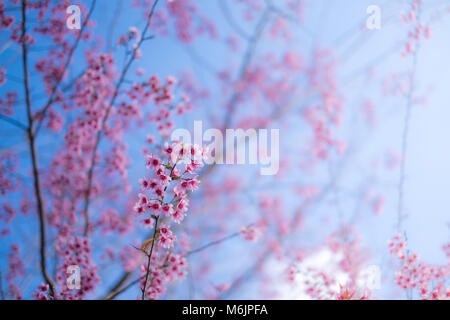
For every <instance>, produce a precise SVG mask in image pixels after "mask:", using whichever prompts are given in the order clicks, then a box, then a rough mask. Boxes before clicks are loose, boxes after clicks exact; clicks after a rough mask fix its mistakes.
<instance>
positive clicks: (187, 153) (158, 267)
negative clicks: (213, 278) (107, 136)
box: [134, 142, 207, 299]
mask: <svg viewBox="0 0 450 320" xmlns="http://www.w3.org/2000/svg"><path fill="white" fill-rule="evenodd" d="M162 153H163V155H162V156H163V157H164V158H162V157H158V156H157V155H156V154H153V153H150V152H148V153H146V155H145V156H146V168H147V169H148V170H149V171H150V174H149V175H146V176H144V177H143V178H141V179H139V183H140V186H141V192H140V193H139V194H138V201H137V202H136V204H135V206H134V210H135V211H136V213H137V214H138V215H139V216H143V218H142V219H141V222H142V224H143V227H144V228H152V229H154V232H153V234H154V236H153V237H152V238H150V239H149V240H148V241H146V242H144V243H143V245H142V246H141V250H142V251H143V252H144V253H145V254H146V255H147V258H148V260H149V264H148V266H147V265H146V264H143V265H142V266H141V271H142V273H143V278H144V279H143V280H142V283H141V288H142V290H144V288H145V291H146V292H145V296H148V297H149V298H150V299H156V298H158V297H159V296H161V295H162V294H163V293H164V292H165V285H166V284H167V283H170V282H172V281H174V280H176V279H178V278H182V277H183V276H184V274H185V270H184V268H185V267H186V260H185V258H184V257H182V256H181V255H176V254H173V253H172V248H173V247H174V245H175V241H176V236H175V234H174V232H173V230H172V228H171V223H176V224H179V223H180V222H181V221H183V219H184V218H185V216H186V213H187V211H188V208H189V199H188V195H189V193H190V192H192V191H195V190H197V189H198V187H199V183H200V181H199V180H198V178H197V175H196V172H197V171H198V170H199V169H200V168H201V167H202V165H203V159H205V158H206V154H207V150H206V149H205V148H202V147H199V146H197V145H192V144H186V143H181V142H174V143H172V144H168V143H166V144H165V146H164V148H163V151H162ZM163 159H164V160H163ZM148 277H150V280H147V278H148Z"/></svg>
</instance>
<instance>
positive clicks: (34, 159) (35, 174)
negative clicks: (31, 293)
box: [21, 0, 55, 298]
mask: <svg viewBox="0 0 450 320" xmlns="http://www.w3.org/2000/svg"><path fill="white" fill-rule="evenodd" d="M26 6H27V0H22V36H21V42H22V63H23V76H24V90H25V101H26V109H27V117H28V123H29V124H28V128H27V135H28V142H29V147H30V153H31V165H32V168H33V177H34V191H35V195H36V202H37V211H38V216H39V233H40V264H41V273H42V276H43V278H44V279H45V282H46V283H47V284H48V285H49V288H50V294H51V295H52V296H53V298H55V284H54V282H53V280H52V279H51V278H50V276H49V274H48V272H47V267H46V262H45V260H46V252H45V243H46V241H45V214H44V204H43V199H42V193H41V187H40V183H39V171H38V164H37V155H36V150H35V136H34V134H33V114H32V111H31V99H30V85H29V76H28V51H27V44H26V39H25V35H26Z"/></svg>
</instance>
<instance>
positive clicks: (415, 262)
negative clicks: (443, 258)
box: [389, 235, 450, 300]
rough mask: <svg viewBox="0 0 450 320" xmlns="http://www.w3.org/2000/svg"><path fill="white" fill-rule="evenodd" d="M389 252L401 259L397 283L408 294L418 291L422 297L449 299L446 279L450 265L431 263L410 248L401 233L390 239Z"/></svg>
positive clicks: (396, 277) (449, 291)
mask: <svg viewBox="0 0 450 320" xmlns="http://www.w3.org/2000/svg"><path fill="white" fill-rule="evenodd" d="M389 252H390V254H391V255H393V256H394V257H396V258H397V259H398V261H399V264H400V266H399V268H398V270H397V272H396V273H395V283H396V284H397V285H398V286H400V287H401V288H403V289H404V290H406V291H407V292H408V294H412V293H413V292H417V293H418V295H419V296H420V298H421V299H426V300H428V299H433V300H435V299H448V298H450V287H448V286H447V287H446V286H445V280H446V279H448V276H449V275H450V267H449V265H448V264H447V265H446V266H439V265H430V264H427V263H426V262H424V261H422V260H421V259H420V257H419V256H418V255H417V254H415V253H412V252H410V251H409V250H408V247H407V242H406V241H405V240H404V238H403V237H402V236H401V235H396V236H395V237H393V238H392V239H391V240H390V241H389Z"/></svg>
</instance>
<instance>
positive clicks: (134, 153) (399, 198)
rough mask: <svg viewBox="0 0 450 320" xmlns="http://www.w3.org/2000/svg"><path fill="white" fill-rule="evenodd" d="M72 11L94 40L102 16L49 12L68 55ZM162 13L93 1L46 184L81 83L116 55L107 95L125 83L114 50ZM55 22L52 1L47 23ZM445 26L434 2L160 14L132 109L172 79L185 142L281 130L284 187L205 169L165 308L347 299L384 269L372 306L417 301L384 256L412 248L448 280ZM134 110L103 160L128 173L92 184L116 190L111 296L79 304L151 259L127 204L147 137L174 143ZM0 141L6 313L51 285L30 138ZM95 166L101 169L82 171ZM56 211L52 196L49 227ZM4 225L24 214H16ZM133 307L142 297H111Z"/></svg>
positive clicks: (209, 5)
mask: <svg viewBox="0 0 450 320" xmlns="http://www.w3.org/2000/svg"><path fill="white" fill-rule="evenodd" d="M2 3H3V5H2V7H3V8H6V10H4V11H3V14H4V15H12V16H14V17H15V22H14V23H13V25H12V26H11V27H10V28H5V27H4V26H3V28H2V29H1V31H0V57H1V63H0V70H6V75H4V76H3V77H4V79H5V80H4V83H3V84H2V86H0V98H1V99H2V103H1V107H0V114H3V115H5V116H8V117H11V118H13V119H15V120H17V121H20V122H21V123H24V124H26V123H27V116H26V112H25V110H26V109H25V105H24V104H25V102H24V93H23V92H24V91H23V65H22V60H21V59H22V56H23V52H22V51H21V46H20V44H18V43H17V42H15V41H14V40H11V34H12V33H14V28H15V25H17V24H18V23H19V22H20V20H21V17H20V8H19V7H20V3H15V2H14V1H4V2H3V1H2ZM71 4H76V5H79V6H80V7H81V8H82V11H81V22H82V23H83V22H84V21H85V20H84V19H85V18H86V16H87V14H88V10H89V8H90V6H91V5H92V2H91V1H81V2H80V1H75V2H69V1H63V2H61V4H60V6H61V8H62V9H61V8H59V10H55V11H54V13H53V17H57V18H55V19H56V20H58V19H59V21H61V23H62V24H63V25H62V26H59V28H60V29H61V31H60V34H61V35H62V36H63V37H64V39H66V40H67V42H68V43H69V46H73V43H74V41H75V40H76V35H77V33H76V32H77V31H75V30H69V29H68V28H66V26H65V19H66V17H67V15H64V14H65V13H64V6H65V7H67V6H69V5H71ZM152 4H153V1H122V0H114V1H102V0H97V1H96V3H95V7H94V9H93V11H92V14H91V16H90V21H91V22H90V23H88V24H87V27H86V31H85V32H86V33H89V35H90V37H89V38H88V39H82V41H81V42H80V44H79V45H78V47H77V48H76V50H75V51H74V53H73V56H72V59H71V61H70V64H69V66H68V68H67V71H66V73H65V75H64V80H63V81H62V84H61V86H60V88H58V90H60V91H61V92H62V93H61V95H65V96H66V97H67V98H65V99H67V101H69V102H64V101H65V100H63V99H61V101H56V102H55V103H54V104H55V106H54V107H52V108H53V110H54V111H55V112H57V113H58V112H59V113H60V116H61V117H62V118H63V119H64V121H63V122H62V124H61V128H60V130H57V132H55V130H52V129H51V128H49V127H48V126H45V124H47V123H46V122H45V121H44V122H43V124H44V125H43V127H42V130H41V131H40V133H39V138H38V139H37V141H36V149H37V151H38V156H39V167H40V168H41V170H42V173H41V175H42V177H43V181H44V182H43V184H45V179H46V177H47V174H49V175H50V176H51V173H50V171H51V170H50V168H51V164H52V161H54V159H55V157H56V156H57V154H58V152H60V151H59V150H60V149H61V148H64V143H65V137H66V134H67V132H68V130H69V129H68V128H69V125H70V124H71V123H74V122H75V119H76V117H77V116H78V115H79V114H80V110H79V109H76V108H73V109H71V108H66V109H65V108H64V104H68V105H70V101H71V97H70V95H76V94H77V90H78V89H77V86H76V85H75V86H71V87H69V88H68V89H67V91H63V90H62V88H64V87H65V86H69V84H70V83H71V82H72V81H77V79H80V78H77V76H78V75H79V74H83V72H84V70H85V69H86V66H87V63H86V61H87V60H88V59H89V57H90V55H91V53H90V52H94V53H92V55H95V54H100V53H111V56H112V57H113V58H114V63H113V65H114V68H115V70H117V74H116V75H115V76H112V80H111V81H112V83H117V81H118V80H117V79H118V76H117V75H118V74H120V70H122V68H123V66H124V65H125V64H126V61H127V59H128V58H129V57H130V51H129V50H130V49H129V47H128V48H127V49H126V48H125V47H126V46H124V45H119V44H118V40H119V38H120V36H121V35H124V34H125V35H127V34H129V33H130V27H135V28H136V29H137V30H143V28H144V27H145V24H146V21H147V19H146V17H147V15H148V13H149V10H150V8H151V6H152ZM54 5H56V3H53V2H52V1H50V4H49V6H50V8H51V7H52V6H54ZM370 5H376V6H378V7H379V8H380V18H381V19H380V21H381V25H380V28H379V29H374V30H368V29H367V27H366V21H367V19H368V18H369V17H370V16H371V15H370V14H368V13H367V12H366V9H367V7H368V6H370ZM15 8H19V9H15ZM8 9H9V10H8ZM37 11H38V10H36V12H32V11H30V13H29V14H30V18H29V19H28V21H29V25H30V27H29V28H30V33H31V32H34V31H32V30H33V29H32V28H34V27H39V26H44V25H46V24H45V23H44V22H40V21H39V18H38V15H37ZM449 14H450V2H449V1H440V0H429V1H421V2H418V1H391V0H389V1H364V0H361V1H351V0H339V1H325V0H324V1H321V0H318V1H312V0H303V1H302V0H300V1H269V0H267V1H263V0H236V1H234V0H208V1H206V0H203V1H195V2H194V1H188V0H173V1H159V3H158V4H157V6H156V9H155V14H154V16H153V18H152V21H151V24H150V29H149V32H148V34H147V36H151V37H150V38H149V39H148V41H144V42H142V45H141V47H140V51H141V53H142V56H141V57H140V58H139V59H136V60H135V61H133V63H132V65H131V67H130V69H129V71H128V72H127V74H126V77H125V81H124V84H123V86H122V88H121V89H120V90H119V94H121V95H122V96H121V100H120V101H122V100H123V101H127V99H128V98H126V94H125V93H126V90H129V89H130V88H132V86H133V84H134V83H138V82H139V81H141V80H142V79H143V78H145V79H148V78H149V77H150V76H151V75H157V76H158V77H160V78H161V79H165V77H167V76H169V75H172V76H174V77H175V78H176V79H177V89H176V90H175V95H179V94H181V93H182V92H184V93H186V95H187V96H189V97H190V99H191V100H190V101H191V102H190V106H191V110H189V111H187V112H185V113H184V112H183V114H182V115H179V116H173V119H174V120H173V124H174V127H173V128H186V129H188V130H191V131H192V130H193V125H194V121H195V120H202V121H203V127H204V130H206V129H207V128H218V129H223V128H244V129H247V128H268V129H279V130H280V156H279V158H280V170H279V172H278V174H277V175H275V176H261V175H260V174H259V166H258V165H216V166H205V167H203V168H202V169H201V171H200V173H199V180H201V184H200V188H199V190H197V191H195V192H193V193H192V194H191V195H189V197H190V208H189V211H188V214H187V216H186V218H185V219H184V220H183V221H182V223H180V224H179V225H176V227H174V228H175V229H174V230H175V231H174V232H175V233H176V236H177V244H176V245H175V248H174V251H176V252H183V251H187V252H191V251H192V253H191V254H189V255H188V256H187V262H188V267H187V274H186V276H185V277H184V278H183V279H180V280H177V281H175V282H173V283H170V284H169V285H168V286H167V290H166V291H165V292H164V294H163V295H162V296H161V298H163V299H218V298H221V299H265V298H268V299H280V298H281V299H311V298H312V299H316V298H335V297H336V294H338V293H339V291H340V290H341V289H340V288H341V287H343V288H346V287H348V288H349V290H353V291H355V292H358V293H355V296H356V295H358V294H359V293H360V292H362V291H364V290H367V288H358V285H355V284H354V283H356V282H358V279H360V278H361V277H362V274H363V270H365V269H367V268H368V267H370V266H376V267H377V268H379V270H380V281H381V282H380V285H379V287H377V288H376V289H373V290H370V291H371V292H370V297H371V298H375V299H405V298H414V299H417V298H420V297H421V295H420V293H419V292H418V291H416V290H413V289H408V290H406V292H405V290H403V288H401V287H400V286H398V285H396V280H395V274H396V271H398V269H399V268H400V267H401V265H402V263H401V262H399V260H398V259H396V257H395V256H393V255H392V254H390V253H389V247H388V241H389V240H390V239H392V238H393V237H394V236H395V235H397V234H400V235H401V237H402V238H405V239H406V240H407V242H408V244H407V246H408V250H409V252H411V253H416V254H418V255H419V257H420V259H421V260H422V261H424V262H426V263H427V264H428V265H430V266H432V265H436V266H441V267H443V268H444V270H445V268H447V270H448V261H449V260H448V243H449V240H450V239H449V202H448V199H449V190H450V170H449V169H448V164H449V163H450V148H449V147H450V144H449V142H448V137H450V126H449V125H448V118H449V117H450V112H449V106H448V101H449V98H450V94H449V90H448V83H450V63H449V59H448V57H450V43H449V41H448V32H449V31H450V19H449V18H450V17H449ZM48 16H52V13H51V12H50V10H49V11H47V12H46V14H45V17H48ZM57 27H58V26H57V25H56V26H54V28H57ZM18 30H19V29H18ZM49 38H50V37H49V36H48V35H42V34H36V35H35V43H34V44H32V45H30V50H29V51H30V52H29V64H30V78H29V82H30V92H31V97H32V107H33V110H34V111H35V112H36V111H38V110H41V108H42V107H43V106H45V103H46V101H47V100H48V98H49V89H48V87H47V90H46V88H45V85H44V84H45V83H46V82H45V81H43V76H44V75H46V73H45V72H41V71H39V70H37V68H36V62H38V61H39V60H40V59H42V58H43V57H46V56H48V53H49V52H50V51H51V50H54V51H55V52H62V54H63V55H64V54H67V51H66V50H64V49H61V48H59V47H58V44H55V41H53V40H51V39H49ZM131 42H132V41H130V43H131ZM130 46H131V44H130ZM64 52H65V53H64ZM62 60H64V59H62ZM141 73H142V75H140V74H141ZM74 79H75V80H74ZM130 90H131V89H130ZM50 91H51V90H50ZM10 92H16V93H17V97H16V98H15V100H14V103H13V108H12V109H13V111H12V113H11V112H10V111H8V110H9V109H8V107H7V106H6V105H7V100H8V98H7V95H8V93H10ZM120 101H118V102H117V104H118V103H119V102H120ZM139 108H142V114H143V115H142V117H141V118H138V117H136V119H130V120H129V124H128V125H129V126H128V127H126V128H125V127H124V128H125V129H124V130H122V131H121V135H120V138H118V139H120V140H116V139H109V140H108V141H107V142H105V143H103V144H101V145H100V147H99V152H104V153H105V154H107V152H109V151H110V150H111V148H114V146H115V145H116V146H117V145H122V144H123V145H126V151H124V153H125V154H126V156H127V157H128V159H129V161H127V162H126V164H125V165H124V167H125V169H124V170H125V171H126V176H120V174H118V173H117V172H113V174H112V175H111V177H109V176H108V177H105V176H103V174H101V172H102V171H100V170H101V169H98V171H94V172H95V173H97V176H99V177H98V183H99V185H100V186H102V187H105V188H106V186H105V183H107V184H109V186H110V187H111V186H115V185H116V184H117V185H119V187H120V188H122V189H120V188H119V189H120V190H119V191H118V192H117V193H114V194H107V195H106V194H105V196H104V197H102V196H101V195H100V194H101V193H100V192H98V193H97V198H96V199H95V201H93V202H92V205H91V215H92V218H91V220H92V221H93V223H96V221H97V220H98V221H99V227H98V228H96V227H94V229H93V230H92V231H91V232H90V234H89V239H90V243H91V247H92V260H93V261H94V262H93V263H95V264H96V265H97V267H98V270H97V271H96V272H97V274H98V277H99V282H98V284H97V285H96V286H95V288H94V289H92V290H90V291H89V292H88V293H87V294H86V296H84V298H89V299H95V298H101V297H103V296H104V295H105V294H106V293H107V292H108V291H110V290H111V288H112V287H113V286H114V285H115V284H116V283H117V282H118V281H119V280H120V279H122V277H123V274H124V272H129V273H131V275H129V276H128V277H127V278H126V279H125V280H126V281H125V282H131V280H132V279H135V278H136V277H137V276H138V275H139V272H138V271H137V269H138V267H137V265H138V264H139V263H138V262H136V259H137V258H136V252H133V251H134V249H133V247H132V246H131V245H136V246H139V244H140V243H141V242H142V241H143V240H145V238H146V234H147V233H148V230H145V229H144V228H143V227H142V223H140V218H139V217H137V215H136V214H135V213H134V212H133V210H132V205H130V203H134V202H135V201H136V199H137V193H138V192H139V182H138V179H139V178H141V177H143V176H144V175H145V174H146V169H145V156H144V155H143V148H149V149H152V148H154V146H153V145H149V144H148V143H147V142H146V137H147V135H151V136H153V137H155V140H156V141H157V142H156V144H158V143H160V142H164V141H167V140H168V136H167V134H164V133H161V131H160V130H158V127H157V125H156V124H155V123H154V122H152V121H151V120H149V119H150V118H147V113H148V114H151V113H152V110H154V109H155V108H156V107H155V106H151V105H149V106H139ZM152 108H153V109H152ZM8 112H9V113H8ZM82 113H83V112H82V111H81V114H82ZM116 116H117V117H118V116H119V115H117V114H116V113H114V117H116ZM0 120H2V119H0ZM3 120H4V119H3ZM110 121H111V122H114V121H115V120H114V118H112V119H110ZM127 121H128V120H127ZM0 137H1V139H0V153H1V155H2V167H0V169H2V170H3V171H2V173H1V176H0V177H1V179H0V181H3V182H4V181H6V180H8V179H10V180H11V181H12V183H13V184H14V185H15V186H16V187H15V188H13V189H12V190H8V192H6V193H4V194H3V195H1V196H0V203H1V205H2V207H1V208H0V210H2V212H1V214H0V218H1V220H0V230H1V232H2V237H1V238H0V241H1V246H0V270H1V279H2V283H1V285H2V292H3V296H4V298H12V296H11V295H10V293H9V290H10V289H8V288H9V282H11V283H14V284H16V285H17V286H18V287H19V288H20V290H21V292H22V296H23V298H27V299H29V298H31V297H32V293H33V291H35V290H36V288H37V286H38V285H39V284H40V283H42V282H43V279H42V277H41V274H40V271H39V256H38V254H37V252H38V250H39V243H38V221H37V214H36V210H35V209H34V208H33V207H34V206H35V204H34V205H33V203H34V200H30V201H31V204H30V205H29V207H30V208H28V210H24V209H23V208H22V207H23V203H24V201H23V199H24V198H25V199H33V196H34V193H33V192H34V191H33V177H32V175H31V166H30V165H31V164H30V163H31V162H30V154H29V147H28V145H27V137H26V135H25V133H24V131H23V130H21V129H20V128H18V127H17V126H15V125H13V124H11V122H10V121H9V122H8V121H1V122H0ZM105 141H106V140H105ZM12 155H13V156H12ZM90 157H91V155H90V153H89V152H82V153H81V155H80V159H90ZM12 158H14V160H11V159H12ZM103 159H104V158H103ZM10 162H14V165H13V167H14V169H13V170H12V169H11V168H9V167H8V164H9V163H10ZM107 165H108V162H107V161H106V164H105V166H107ZM100 167H102V166H100ZM106 169H107V168H105V170H106ZM47 171H49V172H47ZM2 179H3V180H2ZM49 179H50V178H49ZM102 179H103V180H102ZM4 183H6V182H4ZM69 186H70V183H69ZM125 186H129V187H125ZM56 197H57V196H56V195H55V194H53V193H52V191H51V188H49V190H47V189H46V187H44V198H48V200H46V207H47V208H48V212H52V210H53V209H52V207H53V205H52V203H53V201H55V199H56ZM74 203H75V205H74V206H75V207H76V208H75V209H74V212H75V213H74V214H75V217H76V218H75V223H74V226H73V227H74V230H73V233H74V234H77V233H79V234H81V233H82V232H81V231H80V230H81V229H82V225H81V222H80V220H81V211H82V210H81V208H82V204H81V203H80V202H76V201H74ZM399 203H400V205H399ZM5 204H6V205H7V207H6V208H5V207H4V205H5ZM10 208H12V210H14V211H17V212H16V213H14V214H11V213H10V211H11V210H10ZM107 209H114V210H115V211H116V212H117V214H118V216H119V220H118V221H119V222H114V223H123V224H124V225H126V228H125V229H126V230H122V231H123V232H122V231H119V230H118V229H115V228H111V230H112V231H108V232H103V231H102V230H103V229H102V227H101V226H100V224H101V223H102V221H103V222H104V219H103V220H102V219H101V217H102V214H103V213H104V212H105V210H107ZM21 211H25V213H22V212H21ZM54 214H57V213H54ZM9 215H11V216H12V217H9ZM111 219H112V218H111ZM50 225H51V223H50ZM249 225H251V227H250V229H251V232H254V233H255V234H256V236H255V237H253V238H252V237H251V239H248V237H246V236H245V232H244V233H242V232H241V230H242V228H245V227H246V226H249ZM47 231H48V232H47V238H48V239H47V240H48V242H47V250H48V256H47V263H48V268H49V270H50V273H52V274H53V273H55V275H56V274H57V266H58V263H60V260H58V256H57V254H56V253H54V250H53V249H52V248H53V247H54V246H55V244H54V243H55V241H56V238H57V234H58V227H57V226H49V227H48V230H47ZM246 238H247V239H246ZM249 240H250V241H249ZM13 244H17V245H18V246H19V247H20V259H21V260H22V262H23V264H24V266H23V269H24V271H25V272H24V274H23V275H19V276H16V277H9V276H8V273H10V272H11V258H10V255H11V252H12V251H11V245H13ZM205 245H206V247H204V246H205ZM446 245H447V247H445V246H446ZM445 248H447V249H445ZM197 249H199V250H198V251H196V250H197ZM194 251H195V252H194ZM130 266H132V267H130ZM13 269H14V268H13ZM324 275H325V276H324ZM447 275H448V273H447V274H445V272H444V275H443V276H441V277H440V279H436V280H433V281H432V283H431V284H430V289H429V290H430V292H431V291H432V290H433V289H434V288H435V287H436V286H437V284H438V283H439V281H441V282H443V283H444V289H443V290H444V292H445V290H447V292H448V289H445V288H446V287H447V286H448V277H447ZM8 277H9V278H8ZM441 294H442V293H441ZM138 295H139V289H138V286H137V285H135V286H131V287H130V288H129V289H127V290H126V291H124V292H123V293H121V294H120V295H119V296H117V297H116V298H118V299H135V298H136V297H137V296H138ZM443 296H445V293H444V294H443V295H440V297H443Z"/></svg>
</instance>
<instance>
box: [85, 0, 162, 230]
mask: <svg viewBox="0 0 450 320" xmlns="http://www.w3.org/2000/svg"><path fill="white" fill-rule="evenodd" d="M157 3H158V0H155V2H154V3H153V6H152V8H151V11H150V13H149V16H148V20H147V24H146V25H145V27H144V30H143V31H142V38H141V39H140V40H139V42H138V43H137V46H136V48H135V49H134V50H133V53H132V54H131V57H130V59H129V60H128V63H127V64H126V65H125V67H124V69H123V70H122V73H121V75H120V78H119V81H118V82H117V84H116V87H115V90H114V94H113V96H112V98H111V101H110V103H109V105H108V107H107V109H106V112H105V116H104V117H103V119H102V122H101V126H100V129H99V130H98V132H97V136H96V139H95V143H94V148H93V150H92V157H91V164H90V166H89V170H88V186H87V188H86V191H85V193H84V208H83V216H84V220H85V221H84V235H85V236H86V235H87V234H88V232H89V205H90V194H91V189H92V180H93V176H94V167H95V155H96V153H97V149H98V146H99V144H100V140H101V137H102V132H103V129H104V127H105V124H106V122H107V121H108V117H109V113H110V111H111V108H112V106H113V105H114V103H115V101H116V98H117V97H118V95H119V89H120V87H121V86H122V83H123V82H124V80H125V76H126V74H127V72H128V69H129V68H130V66H131V64H132V63H133V61H134V60H135V58H136V52H137V51H138V50H139V48H140V47H141V45H142V42H144V41H145V40H147V39H146V33H147V30H148V28H149V27H150V22H151V20H152V16H153V13H154V12H155V8H156V4H157Z"/></svg>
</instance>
